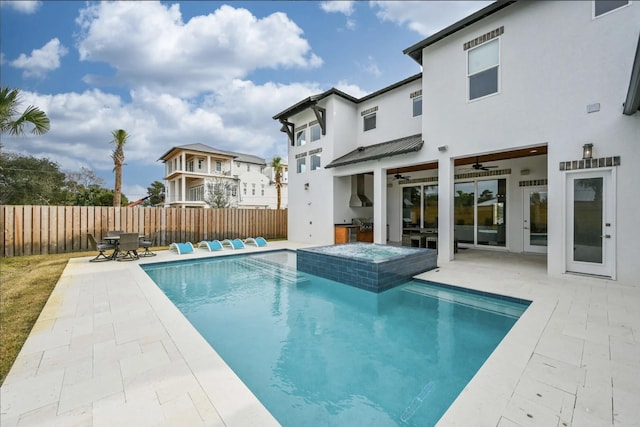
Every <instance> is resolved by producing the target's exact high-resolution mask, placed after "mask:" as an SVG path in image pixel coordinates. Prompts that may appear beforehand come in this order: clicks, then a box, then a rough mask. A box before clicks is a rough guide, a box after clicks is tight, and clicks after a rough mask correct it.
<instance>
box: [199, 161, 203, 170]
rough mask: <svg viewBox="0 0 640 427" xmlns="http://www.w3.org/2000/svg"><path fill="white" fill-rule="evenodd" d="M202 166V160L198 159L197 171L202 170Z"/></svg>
mask: <svg viewBox="0 0 640 427" xmlns="http://www.w3.org/2000/svg"><path fill="white" fill-rule="evenodd" d="M203 164H204V159H198V169H202V165H203Z"/></svg>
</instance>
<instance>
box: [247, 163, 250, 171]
mask: <svg viewBox="0 0 640 427" xmlns="http://www.w3.org/2000/svg"><path fill="white" fill-rule="evenodd" d="M247 172H251V165H249V164H247Z"/></svg>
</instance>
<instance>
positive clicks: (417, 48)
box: [402, 0, 517, 65]
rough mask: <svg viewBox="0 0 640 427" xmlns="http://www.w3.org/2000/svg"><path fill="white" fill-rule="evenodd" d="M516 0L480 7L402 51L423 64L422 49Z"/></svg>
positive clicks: (499, 1) (501, 0) (504, 0)
mask: <svg viewBox="0 0 640 427" xmlns="http://www.w3.org/2000/svg"><path fill="white" fill-rule="evenodd" d="M516 1H517V0H497V1H496V2H494V3H491V4H490V5H488V6H486V7H484V8H482V9H480V10H479V11H477V12H475V13H473V14H471V15H469V16H467V17H466V18H463V19H461V20H460V21H458V22H456V23H454V24H452V25H449V26H448V27H446V28H444V29H443V30H440V31H438V32H437V33H435V34H433V35H431V36H429V37H427V38H426V39H424V40H422V41H421V42H418V43H416V44H414V45H413V46H410V47H408V48H406V49H405V50H403V51H402V53H404V54H405V55H409V56H410V57H411V58H413V60H414V61H416V62H417V63H418V64H420V65H422V49H424V48H425V47H427V46H430V45H432V44H434V43H436V42H438V41H440V40H442V39H444V38H446V37H449V36H450V35H452V34H454V33H457V32H458V31H460V30H462V29H463V28H466V27H468V26H469V25H472V24H475V23H476V22H478V21H480V20H482V19H484V18H486V17H487V16H489V15H493V14H494V13H496V12H498V11H499V10H502V9H504V8H505V7H507V6H509V5H511V4H513V3H515V2H516Z"/></svg>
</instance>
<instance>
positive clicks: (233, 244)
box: [221, 239, 244, 249]
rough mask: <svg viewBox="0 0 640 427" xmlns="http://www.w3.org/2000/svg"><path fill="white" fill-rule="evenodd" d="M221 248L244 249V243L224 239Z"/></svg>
mask: <svg viewBox="0 0 640 427" xmlns="http://www.w3.org/2000/svg"><path fill="white" fill-rule="evenodd" d="M221 243H222V246H223V247H225V248H227V247H228V248H229V249H244V242H243V241H242V240H240V239H233V240H231V239H224V240H223V241H222V242H221Z"/></svg>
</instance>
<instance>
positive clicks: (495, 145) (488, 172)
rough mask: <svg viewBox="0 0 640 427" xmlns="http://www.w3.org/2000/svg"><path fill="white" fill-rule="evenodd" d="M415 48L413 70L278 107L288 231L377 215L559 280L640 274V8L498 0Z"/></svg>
mask: <svg viewBox="0 0 640 427" xmlns="http://www.w3.org/2000/svg"><path fill="white" fill-rule="evenodd" d="M404 53H405V54H406V55H408V56H409V57H410V58H411V59H413V60H414V61H415V62H416V63H417V64H418V65H419V66H421V67H422V69H421V71H420V72H419V73H417V74H416V75H413V76H411V77H409V78H407V79H405V80H403V81H400V82H398V83H396V84H393V85H391V86H389V87H386V88H383V89H381V90H379V91H377V92H375V93H372V94H370V95H368V96H365V97H363V98H359V99H358V98H354V97H352V96H350V95H348V94H346V93H344V92H341V91H339V90H337V89H330V90H328V91H326V92H324V93H321V94H318V95H315V96H311V97H308V98H306V99H303V100H301V101H300V102H298V103H297V104H295V105H292V106H290V107H288V108H287V109H285V110H284V111H282V112H280V113H278V114H276V115H275V116H274V119H275V120H278V121H279V122H280V123H281V126H282V131H283V132H286V133H287V135H288V142H289V160H288V163H289V164H290V165H292V168H293V170H292V173H291V176H290V177H289V194H290V198H291V200H292V203H291V204H290V206H289V210H290V214H289V239H290V240H294V241H300V242H309V243H316V244H333V243H334V242H335V241H336V239H337V236H338V233H335V234H334V231H335V230H336V226H337V227H338V228H340V226H345V225H350V224H351V223H352V222H353V220H354V219H359V220H360V221H362V219H365V218H368V219H369V220H370V221H371V222H372V224H373V240H374V242H376V243H387V242H389V243H394V244H406V245H410V244H413V245H420V246H422V245H425V244H426V243H430V242H432V243H436V242H437V249H438V259H439V262H442V261H446V260H451V259H453V258H454V257H455V256H456V247H472V248H479V249H486V250H494V251H509V252H516V253H522V252H537V253H541V254H546V258H547V270H548V273H549V274H562V273H566V272H575V273H582V274H588V275H595V276H602V277H605V278H610V279H613V280H620V281H624V282H625V283H638V284H640V262H638V260H640V227H639V226H638V224H636V217H637V216H638V213H639V212H640V198H639V197H637V196H636V194H637V193H638V191H637V188H638V183H640V112H639V111H638V110H639V108H640V3H638V2H630V1H580V2H564V1H545V2H525V1H498V2H495V3H492V4H491V5H489V6H487V7H485V8H483V9H482V10H480V11H478V12H476V13H474V14H472V15H470V16H468V17H466V18H464V19H463V20H461V21H459V22H457V23H455V24H453V25H451V26H449V27H447V28H445V29H443V30H442V31H440V32H438V33H436V34H434V35H432V36H430V37H428V38H426V39H424V40H422V41H420V42H418V43H416V44H415V45H413V46H411V47H409V48H407V49H405V51H404ZM541 256H544V255H541Z"/></svg>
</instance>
